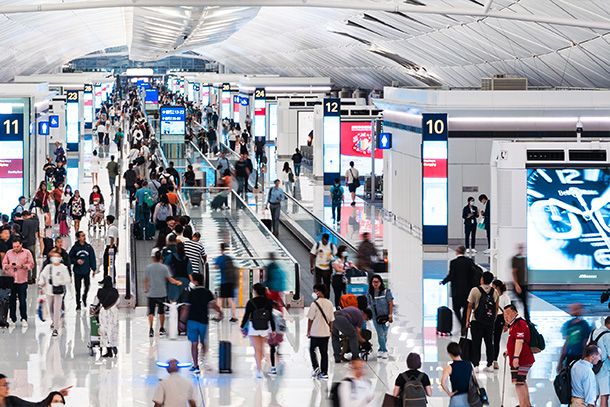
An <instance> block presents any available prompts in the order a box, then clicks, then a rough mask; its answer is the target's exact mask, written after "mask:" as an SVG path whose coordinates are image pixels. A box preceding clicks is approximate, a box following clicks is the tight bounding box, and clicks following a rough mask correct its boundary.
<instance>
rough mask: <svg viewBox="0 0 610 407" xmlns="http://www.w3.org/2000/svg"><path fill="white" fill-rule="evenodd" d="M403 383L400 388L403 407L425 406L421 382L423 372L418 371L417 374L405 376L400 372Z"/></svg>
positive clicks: (424, 391)
mask: <svg viewBox="0 0 610 407" xmlns="http://www.w3.org/2000/svg"><path fill="white" fill-rule="evenodd" d="M401 376H402V378H403V379H404V380H405V384H404V386H403V388H402V397H401V401H402V406H403V407H426V404H427V403H428V402H427V401H426V389H425V388H424V385H423V383H422V380H423V378H424V374H423V373H420V374H419V375H417V376H411V377H407V375H406V374H405V373H401Z"/></svg>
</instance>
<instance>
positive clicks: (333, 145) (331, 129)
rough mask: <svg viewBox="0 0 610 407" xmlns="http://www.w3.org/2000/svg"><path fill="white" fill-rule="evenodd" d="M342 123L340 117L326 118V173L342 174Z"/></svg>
mask: <svg viewBox="0 0 610 407" xmlns="http://www.w3.org/2000/svg"><path fill="white" fill-rule="evenodd" d="M340 122H341V118H340V117H338V116H328V117H324V125H323V126H324V172H332V173H339V172H341V161H340V152H341V149H340V145H341V130H340V126H339V125H340Z"/></svg>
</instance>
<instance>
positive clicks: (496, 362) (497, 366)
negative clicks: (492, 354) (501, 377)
mask: <svg viewBox="0 0 610 407" xmlns="http://www.w3.org/2000/svg"><path fill="white" fill-rule="evenodd" d="M499 368H500V366H499V365H498V361H497V360H495V361H494V369H496V370H498V369H499Z"/></svg>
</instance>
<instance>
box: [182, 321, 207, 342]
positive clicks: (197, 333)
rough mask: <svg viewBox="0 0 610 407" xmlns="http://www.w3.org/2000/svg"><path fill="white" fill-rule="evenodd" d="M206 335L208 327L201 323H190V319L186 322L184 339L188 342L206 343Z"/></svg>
mask: <svg viewBox="0 0 610 407" xmlns="http://www.w3.org/2000/svg"><path fill="white" fill-rule="evenodd" d="M207 333H208V325H207V324H202V323H201V322H197V321H191V320H190V319H189V320H188V321H186V337H187V338H188V340H189V342H193V343H197V342H201V343H204V342H206V340H205V339H206V335H207Z"/></svg>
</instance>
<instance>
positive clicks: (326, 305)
mask: <svg viewBox="0 0 610 407" xmlns="http://www.w3.org/2000/svg"><path fill="white" fill-rule="evenodd" d="M325 292H326V287H325V286H324V284H316V285H314V286H313V298H314V302H312V303H311V306H310V307H309V312H307V337H308V338H309V356H310V357H311V365H312V367H313V373H312V374H311V376H312V377H314V378H316V379H322V380H327V379H328V340H329V338H330V333H331V331H332V329H333V321H334V320H335V308H334V306H333V303H332V302H330V301H329V300H327V299H326V298H324V293H325ZM316 348H318V349H319V350H320V358H321V359H322V361H321V362H322V364H321V366H320V365H318V357H317V356H316Z"/></svg>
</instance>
